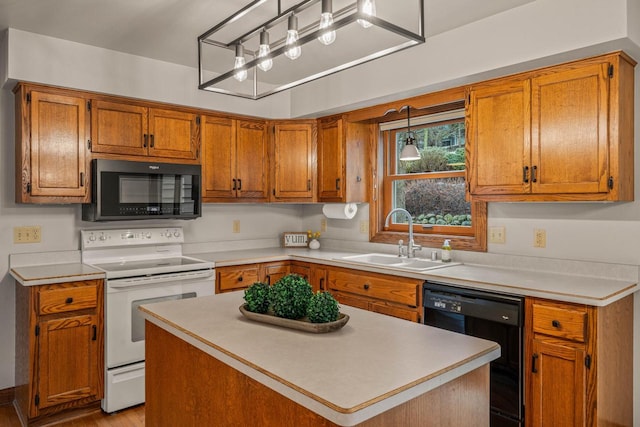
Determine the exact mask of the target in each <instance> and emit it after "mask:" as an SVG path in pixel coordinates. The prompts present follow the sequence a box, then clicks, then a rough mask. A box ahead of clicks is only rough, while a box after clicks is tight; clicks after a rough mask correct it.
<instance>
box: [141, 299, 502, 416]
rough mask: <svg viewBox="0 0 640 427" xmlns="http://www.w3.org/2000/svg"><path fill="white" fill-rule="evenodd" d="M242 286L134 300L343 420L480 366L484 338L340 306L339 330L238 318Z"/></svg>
mask: <svg viewBox="0 0 640 427" xmlns="http://www.w3.org/2000/svg"><path fill="white" fill-rule="evenodd" d="M243 302H244V300H243V298H242V293H241V292H232V293H227V294H217V295H212V296H207V297H201V298H194V299H185V300H179V301H166V302H161V303H157V304H151V305H144V306H142V307H140V309H141V311H142V313H143V316H144V317H145V319H147V320H148V321H150V322H151V323H153V324H155V325H156V326H159V327H160V328H162V329H164V330H166V331H168V332H170V333H171V334H173V335H175V336H176V337H178V338H180V339H182V340H184V341H186V342H187V343H189V344H191V345H193V346H195V347H196V348H198V349H200V350H202V351H204V352H205V353H208V354H209V355H211V356H213V357H215V358H216V359H218V360H220V361H222V362H223V363H225V364H227V365H229V366H231V367H232V368H234V369H236V370H238V371H240V372H242V373H244V374H245V375H247V376H249V377H251V378H253V379H254V380H256V381H258V382H260V383H262V384H263V385H265V386H267V387H269V388H271V389H272V390H275V391H276V392H278V393H280V394H282V395H284V396H285V397H287V398H289V399H291V400H294V401H295V402H297V403H299V404H300V405H302V406H304V407H306V408H308V409H309V410H311V411H313V412H315V413H317V414H319V415H321V416H323V417H324V418H326V419H328V420H331V421H332V422H334V423H336V424H338V425H343V426H348V425H355V424H358V423H360V422H362V421H364V420H367V419H369V418H371V417H373V416H376V415H378V414H380V413H382V412H384V411H386V410H388V409H390V408H393V407H395V406H397V405H399V404H402V403H404V402H406V401H408V400H410V399H412V398H414V397H416V396H419V395H421V394H423V393H426V392H428V391H430V390H433V389H435V388H437V387H438V386H440V385H442V384H445V383H447V382H448V381H451V380H454V379H456V378H458V377H460V376H462V375H465V374H466V373H468V372H471V371H472V370H474V369H477V368H479V367H482V366H484V365H486V364H487V363H489V362H490V361H491V360H494V359H496V358H498V357H499V355H500V347H499V346H498V345H497V344H496V343H493V342H491V341H486V340H482V339H478V338H474V337H471V336H466V335H461V334H456V333H453V332H449V331H445V330H442V329H436V328H432V327H429V326H426V325H422V324H418V323H412V322H407V321H404V320H400V319H396V318H392V317H389V316H384V315H381V314H376V313H371V312H368V311H365V310H360V309H357V308H352V307H348V306H341V309H340V310H341V312H343V313H345V314H347V315H349V316H350V319H349V322H348V323H347V324H346V325H345V326H344V327H343V328H342V329H340V330H338V331H336V332H331V333H325V334H312V333H307V332H301V331H295V330H290V329H285V328H281V327H278V326H271V325H266V324H262V323H257V322H254V321H251V320H248V319H246V318H244V317H243V316H242V314H241V313H240V311H239V307H240V305H241V304H242V303H243Z"/></svg>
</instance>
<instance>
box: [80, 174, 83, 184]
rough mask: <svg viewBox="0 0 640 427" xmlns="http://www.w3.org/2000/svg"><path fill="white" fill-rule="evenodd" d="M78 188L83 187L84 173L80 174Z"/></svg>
mask: <svg viewBox="0 0 640 427" xmlns="http://www.w3.org/2000/svg"><path fill="white" fill-rule="evenodd" d="M80 187H84V172H80Z"/></svg>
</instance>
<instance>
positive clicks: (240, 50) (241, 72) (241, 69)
mask: <svg viewBox="0 0 640 427" xmlns="http://www.w3.org/2000/svg"><path fill="white" fill-rule="evenodd" d="M246 63H247V61H246V60H245V59H244V47H243V46H242V45H241V44H237V45H236V61H235V63H234V64H233V69H234V70H236V71H235V72H234V73H233V78H234V79H236V80H237V81H239V82H243V81H245V80H246V79H247V75H248V73H247V67H245V66H244V64H246Z"/></svg>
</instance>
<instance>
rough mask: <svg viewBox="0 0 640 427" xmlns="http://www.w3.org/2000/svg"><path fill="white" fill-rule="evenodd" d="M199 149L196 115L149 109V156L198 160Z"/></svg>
mask: <svg viewBox="0 0 640 427" xmlns="http://www.w3.org/2000/svg"><path fill="white" fill-rule="evenodd" d="M199 148H200V135H199V126H198V116H197V115H196V114H192V113H185V112H182V111H174V110H161V109H158V108H150V109H149V155H151V156H155V157H170V158H173V159H191V160H195V159H197V158H198V155H199Z"/></svg>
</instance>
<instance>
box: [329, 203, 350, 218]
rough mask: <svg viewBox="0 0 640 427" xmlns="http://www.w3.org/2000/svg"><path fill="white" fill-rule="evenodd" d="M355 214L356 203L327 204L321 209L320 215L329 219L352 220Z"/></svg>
mask: <svg viewBox="0 0 640 427" xmlns="http://www.w3.org/2000/svg"><path fill="white" fill-rule="evenodd" d="M357 212H358V205H357V204H356V203H327V204H325V205H324V206H323V207H322V213H323V214H324V216H325V217H327V218H330V219H353V218H354V217H355V215H356V213H357Z"/></svg>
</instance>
